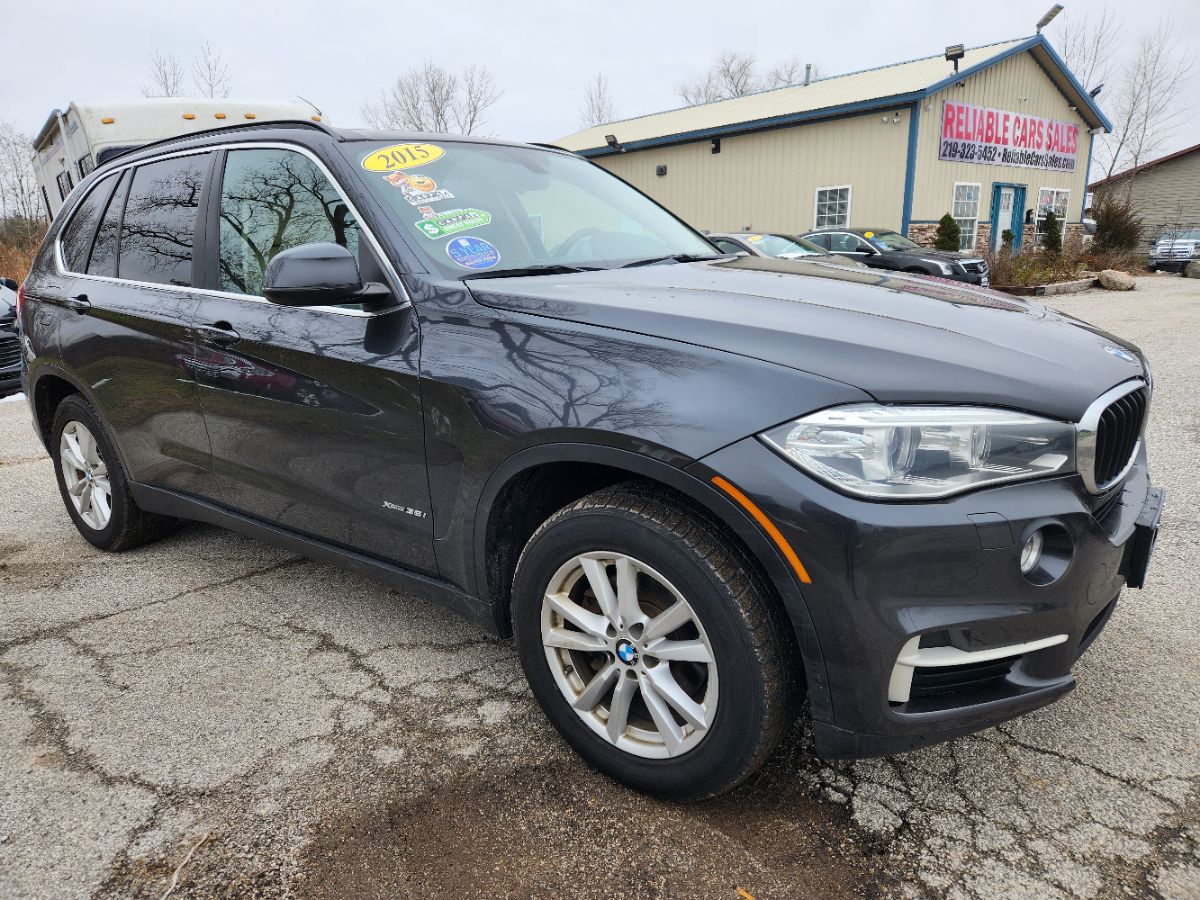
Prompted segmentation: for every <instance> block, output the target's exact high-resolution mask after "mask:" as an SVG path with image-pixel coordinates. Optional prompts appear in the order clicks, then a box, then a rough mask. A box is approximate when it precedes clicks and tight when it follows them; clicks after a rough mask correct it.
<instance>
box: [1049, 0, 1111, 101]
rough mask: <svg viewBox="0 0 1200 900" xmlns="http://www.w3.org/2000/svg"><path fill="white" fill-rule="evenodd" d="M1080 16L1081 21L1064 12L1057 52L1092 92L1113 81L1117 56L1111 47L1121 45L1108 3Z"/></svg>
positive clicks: (1060, 22) (1059, 21) (1081, 82)
mask: <svg viewBox="0 0 1200 900" xmlns="http://www.w3.org/2000/svg"><path fill="white" fill-rule="evenodd" d="M1093 13H1095V9H1094V8H1093V9H1091V10H1089V11H1088V12H1086V13H1084V14H1083V17H1082V18H1076V17H1075V16H1073V15H1071V14H1070V13H1067V14H1066V15H1064V16H1062V18H1060V19H1059V20H1058V24H1059V29H1060V33H1061V35H1062V37H1061V39H1060V41H1059V44H1060V47H1059V49H1060V50H1061V52H1062V58H1063V61H1064V62H1066V64H1067V68H1068V69H1070V70H1071V72H1072V74H1074V76H1075V77H1076V79H1078V81H1079V83H1080V84H1082V85H1083V86H1084V88H1085V89H1087V90H1089V91H1090V90H1091V89H1092V88H1094V87H1097V86H1098V85H1101V84H1104V83H1106V82H1107V81H1109V80H1110V79H1111V78H1112V74H1113V66H1114V64H1115V60H1116V56H1115V54H1114V53H1113V48H1114V47H1117V46H1119V45H1120V40H1119V36H1120V31H1121V28H1120V25H1119V23H1118V22H1117V20H1116V17H1115V16H1114V15H1113V12H1112V10H1111V9H1109V7H1108V4H1105V5H1104V6H1102V7H1100V12H1099V14H1098V15H1096V16H1095V17H1093Z"/></svg>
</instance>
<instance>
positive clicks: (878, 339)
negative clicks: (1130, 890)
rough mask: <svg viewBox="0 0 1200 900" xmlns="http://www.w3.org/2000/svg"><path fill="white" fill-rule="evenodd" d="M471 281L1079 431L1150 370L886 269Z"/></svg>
mask: <svg viewBox="0 0 1200 900" xmlns="http://www.w3.org/2000/svg"><path fill="white" fill-rule="evenodd" d="M466 283H467V284H468V285H469V286H470V289H471V291H472V293H473V295H474V296H475V297H476V299H477V300H478V301H479V302H480V303H482V304H484V305H487V306H492V307H496V308H501V309H507V310H512V311H516V312H521V313H527V314H531V315H537V316H546V317H550V318H554V319H561V320H566V321H570V322H578V323H583V324H588V325H595V326H601V327H606V328H615V329H620V330H622V331H627V332H635V333H640V334H645V335H649V336H653V337H657V338H667V339H671V340H675V341H681V342H684V343H689V344H694V345H698V346H703V347H708V348H712V349H717V350H722V351H726V352H729V353H736V354H738V355H740V356H745V357H750V358H754V359H759V360H763V361H765V362H769V363H774V364H777V365H781V366H787V367H789V368H793V369H798V370H801V371H805V372H810V373H813V374H816V375H820V376H823V377H825V378H832V379H835V380H837V381H841V382H843V383H845V384H849V385H853V386H854V387H857V388H860V389H861V390H863V391H866V392H867V393H869V394H871V395H872V396H874V397H875V398H876V399H878V400H880V401H882V402H892V403H904V402H908V403H962V402H969V403H985V404H989V405H998V406H1006V407H1011V408H1014V409H1023V410H1029V411H1032V412H1037V413H1040V414H1043V415H1047V416H1052V417H1055V418H1059V419H1067V420H1073V421H1076V420H1078V419H1079V418H1080V416H1081V415H1082V413H1083V412H1084V410H1085V409H1086V408H1087V407H1088V406H1089V405H1090V404H1091V402H1092V401H1093V400H1095V399H1096V398H1097V397H1098V396H1099V395H1100V394H1102V393H1104V392H1105V391H1106V390H1108V389H1109V388H1111V387H1112V386H1114V385H1116V384H1119V383H1120V382H1123V381H1127V380H1129V379H1130V378H1135V377H1138V376H1141V375H1142V374H1143V365H1142V361H1141V359H1140V352H1139V351H1138V350H1137V348H1136V347H1135V346H1133V345H1132V344H1130V343H1128V342H1126V341H1122V340H1120V339H1118V338H1115V337H1113V336H1112V335H1109V334H1106V333H1105V332H1103V331H1100V330H1099V329H1096V328H1093V327H1091V326H1090V325H1087V324H1085V323H1083V322H1080V321H1078V320H1076V319H1072V318H1070V317H1069V316H1065V315H1062V314H1060V313H1056V312H1054V311H1052V310H1049V309H1046V308H1045V307H1042V306H1039V305H1037V304H1035V303H1029V302H1025V301H1022V300H1018V299H1016V298H1014V297H1010V296H1008V295H1007V294H1001V293H999V292H997V291H991V290H988V289H986V288H977V287H972V286H967V285H962V284H960V283H958V282H951V281H944V280H942V279H934V278H926V277H914V276H908V275H902V274H897V273H892V272H887V271H881V270H878V269H847V268H842V267H833V266H829V265H821V264H818V263H810V262H806V261H803V260H782V259H764V258H755V257H739V258H736V259H732V260H723V261H714V262H702V263H684V264H668V265H661V266H646V267H641V268H634V269H611V270H605V271H598V272H579V273H572V274H567V275H541V276H535V277H523V278H503V279H495V280H482V279H480V280H468V281H467V282H466ZM765 389H767V390H769V389H770V387H769V385H767V386H766V387H765ZM797 411H798V412H802V411H804V410H803V398H797Z"/></svg>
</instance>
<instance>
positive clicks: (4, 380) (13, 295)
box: [0, 278, 21, 397]
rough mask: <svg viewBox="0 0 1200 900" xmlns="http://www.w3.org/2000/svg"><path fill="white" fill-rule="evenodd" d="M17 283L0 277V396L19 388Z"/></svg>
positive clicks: (19, 342) (19, 358)
mask: <svg viewBox="0 0 1200 900" xmlns="http://www.w3.org/2000/svg"><path fill="white" fill-rule="evenodd" d="M17 290H18V286H17V283H16V282H15V281H14V280H13V279H11V278H0V397H3V396H5V395H7V394H11V393H13V392H14V391H17V390H20V388H21V339H20V337H19V335H18V334H17Z"/></svg>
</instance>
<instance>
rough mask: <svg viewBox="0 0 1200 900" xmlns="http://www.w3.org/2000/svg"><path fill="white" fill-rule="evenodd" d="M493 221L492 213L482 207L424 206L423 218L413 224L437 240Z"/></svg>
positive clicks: (428, 236)
mask: <svg viewBox="0 0 1200 900" xmlns="http://www.w3.org/2000/svg"><path fill="white" fill-rule="evenodd" d="M425 210H429V211H428V212H426V211H425ZM491 221H492V214H491V213H490V212H485V211H484V210H482V209H443V210H434V209H432V208H430V207H424V208H423V209H422V210H421V219H420V220H419V221H417V222H414V223H413V224H414V225H416V226H417V228H418V229H419V230H420V232H421V233H422V234H423V235H425V237H427V238H431V239H433V240H437V239H438V238H444V237H449V236H450V235H452V234H458V233H459V232H460V231H470V230H471V229H472V228H482V227H483V226H484V225H488V224H491Z"/></svg>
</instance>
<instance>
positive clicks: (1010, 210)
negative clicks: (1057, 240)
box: [992, 184, 1025, 253]
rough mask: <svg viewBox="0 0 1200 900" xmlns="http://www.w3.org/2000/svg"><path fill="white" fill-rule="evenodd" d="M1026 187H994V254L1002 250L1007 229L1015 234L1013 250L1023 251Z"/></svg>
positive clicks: (1015, 185) (996, 185) (995, 185)
mask: <svg viewBox="0 0 1200 900" xmlns="http://www.w3.org/2000/svg"><path fill="white" fill-rule="evenodd" d="M1024 208H1025V187H1024V185H1019V184H994V185H992V252H993V253H995V252H996V250H998V249H999V248H1000V244H1001V240H1000V238H1001V236H1002V235H1003V234H1004V231H1005V229H1009V230H1011V231H1012V233H1013V250H1014V251H1016V250H1020V249H1021V232H1022V226H1023V225H1024V224H1025V219H1024Z"/></svg>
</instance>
